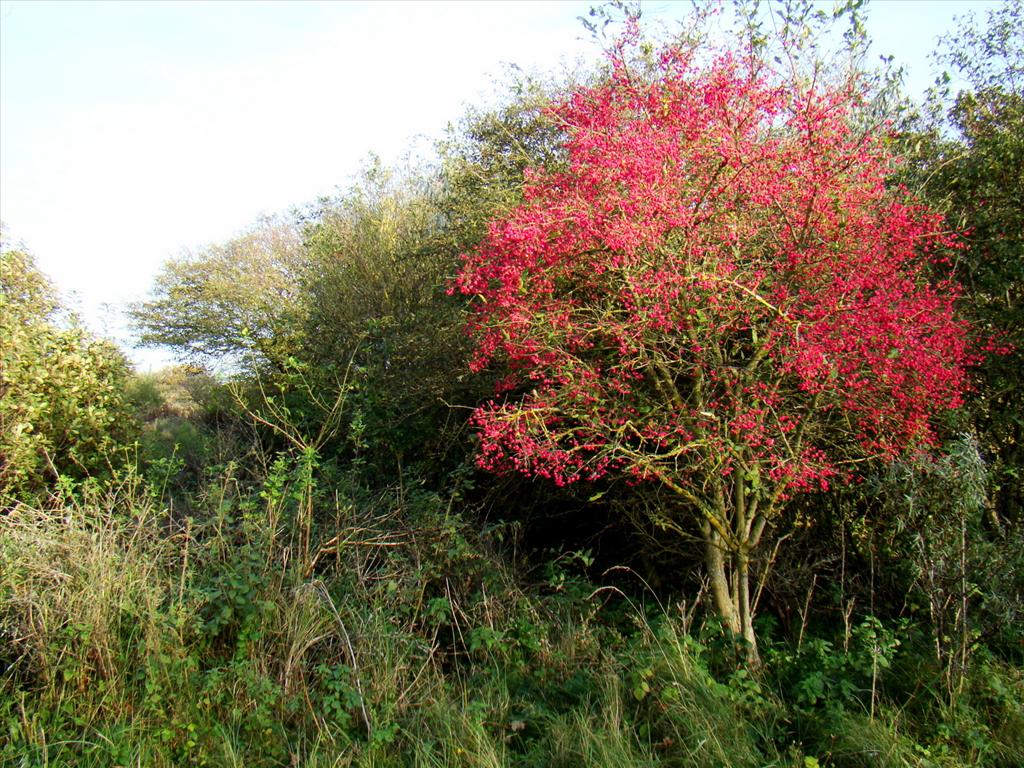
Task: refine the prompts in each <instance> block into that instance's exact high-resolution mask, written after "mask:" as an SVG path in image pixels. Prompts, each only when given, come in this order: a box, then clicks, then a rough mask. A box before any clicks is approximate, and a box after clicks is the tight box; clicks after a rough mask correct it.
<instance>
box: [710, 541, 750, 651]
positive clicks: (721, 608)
mask: <svg viewBox="0 0 1024 768" xmlns="http://www.w3.org/2000/svg"><path fill="white" fill-rule="evenodd" d="M725 556H726V553H725V550H724V549H723V548H722V544H721V542H720V541H719V540H718V535H717V534H711V535H710V536H705V538H704V562H705V565H706V566H707V569H708V578H709V579H710V581H711V597H712V599H713V600H714V603H715V612H716V613H717V614H718V618H720V619H721V620H722V624H724V625H725V626H726V627H727V628H728V629H729V631H730V632H732V633H733V634H734V635H739V634H740V632H741V629H742V628H741V626H740V617H739V615H738V614H737V612H736V607H735V604H734V602H733V595H732V590H731V589H730V588H729V575H728V574H727V573H726V569H725Z"/></svg>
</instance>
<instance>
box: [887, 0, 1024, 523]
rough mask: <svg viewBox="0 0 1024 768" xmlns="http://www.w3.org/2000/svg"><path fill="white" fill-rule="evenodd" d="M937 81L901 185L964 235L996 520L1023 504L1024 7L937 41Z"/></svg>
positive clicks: (968, 22)
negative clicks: (985, 352)
mask: <svg viewBox="0 0 1024 768" xmlns="http://www.w3.org/2000/svg"><path fill="white" fill-rule="evenodd" d="M936 58H937V62H938V64H939V65H940V66H942V67H944V68H945V69H946V71H945V72H944V73H943V76H942V78H940V80H939V82H938V84H937V86H936V88H935V89H934V90H933V91H932V93H931V96H930V102H929V108H930V113H931V114H930V120H929V121H927V122H923V123H921V124H919V125H918V126H917V128H916V130H914V131H912V132H910V133H909V134H908V136H907V137H906V138H907V143H908V144H910V145H912V147H914V148H916V156H915V160H916V163H915V164H914V165H912V166H911V167H910V169H909V173H908V175H909V179H910V181H911V182H912V183H915V184H917V185H919V186H920V187H921V188H922V189H923V192H924V194H925V195H926V196H927V198H928V199H929V201H931V202H932V203H933V204H934V205H936V206H938V207H941V209H942V210H944V211H945V212H946V214H947V217H948V220H949V222H950V224H951V225H952V226H954V227H956V228H957V229H959V230H962V231H963V233H964V236H963V243H964V245H965V248H964V249H963V250H962V251H961V252H960V253H959V254H958V257H957V259H956V260H955V263H954V264H953V268H954V269H955V273H956V276H957V278H958V279H959V280H960V281H961V283H962V284H963V286H964V289H965V296H964V299H965V301H964V310H965V312H966V313H967V316H968V317H969V318H970V319H971V321H972V323H973V324H974V325H975V327H976V329H977V333H978V334H979V335H981V336H983V337H988V342H987V343H988V345H989V346H990V347H991V348H992V349H993V350H994V351H996V352H998V353H999V354H993V355H990V356H989V357H988V358H987V359H986V360H985V361H984V362H983V364H982V365H981V366H980V368H979V369H978V372H977V377H976V378H977V381H978V396H977V397H975V398H974V399H973V401H972V403H971V411H972V412H973V414H974V417H975V423H976V425H977V427H978V429H979V431H980V437H981V439H982V443H983V444H982V449H983V450H984V451H985V452H986V454H988V455H990V456H991V458H992V462H991V463H992V470H993V472H992V475H993V480H994V481H995V483H996V484H997V486H998V491H997V494H996V501H997V506H996V509H995V510H994V511H995V512H996V513H997V514H998V515H1000V516H1004V517H1007V518H1009V519H1010V520H1014V519H1017V518H1019V517H1020V513H1021V508H1022V504H1024V498H1022V497H1021V488H1024V482H1022V480H1024V476H1022V474H1021V473H1022V471H1024V470H1022V467H1024V453H1022V450H1024V448H1022V446H1024V417H1022V414H1024V394H1022V392H1024V391H1022V389H1021V382H1020V371H1021V368H1022V367H1024V356H1022V355H1024V352H1022V350H1024V309H1022V307H1024V250H1022V249H1024V191H1022V185H1021V183H1020V180H1021V178H1024V4H1022V3H1021V2H1020V0H1007V2H1005V3H1004V4H1003V5H1002V6H1000V7H999V8H996V9H993V10H991V11H989V13H988V18H987V20H986V23H984V24H983V25H980V24H979V22H978V19H977V18H975V17H974V16H973V14H972V15H971V16H970V17H968V18H965V19H960V20H959V26H958V29H957V31H956V32H952V33H950V34H948V35H946V36H945V37H944V38H942V40H941V44H940V48H939V51H938V53H937V55H936Z"/></svg>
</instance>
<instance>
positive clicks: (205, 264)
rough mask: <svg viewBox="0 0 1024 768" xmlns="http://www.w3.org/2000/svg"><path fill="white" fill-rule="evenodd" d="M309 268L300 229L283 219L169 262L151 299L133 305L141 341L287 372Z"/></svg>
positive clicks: (189, 355)
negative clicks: (301, 284) (301, 282)
mask: <svg viewBox="0 0 1024 768" xmlns="http://www.w3.org/2000/svg"><path fill="white" fill-rule="evenodd" d="M304 266H305V264H304V261H303V259H302V251H301V248H300V240H299V235H298V232H297V231H296V229H295V227H294V226H293V225H292V224H291V223H290V222H289V221H287V220H281V219H264V220H261V221H260V222H259V224H258V225H257V226H256V227H255V228H254V229H253V230H252V231H250V232H247V233H245V234H243V235H241V236H240V237H237V238H235V239H233V240H230V241H228V242H227V243H225V244H224V245H213V246H210V247H208V248H205V249H202V250H200V251H198V252H197V253H190V254H186V255H185V256H183V257H180V258H177V259H173V260H171V261H168V262H167V263H166V264H165V265H164V268H163V272H161V274H160V275H158V276H157V278H156V282H155V285H154V287H153V291H152V296H151V297H150V298H149V299H148V300H147V301H145V302H141V303H139V304H136V305H135V306H134V307H133V308H132V318H133V322H134V324H135V326H136V328H137V329H138V330H139V331H140V341H141V342H142V343H143V344H147V345H153V346H163V347H169V348H171V349H174V350H177V351H178V352H179V353H180V354H182V355H183V356H184V357H185V358H186V359H189V360H193V361H200V362H201V361H218V362H221V363H224V362H228V363H229V364H232V363H233V364H234V365H236V366H237V365H238V364H240V363H246V364H249V363H252V362H255V363H257V364H259V365H262V366H266V365H268V364H269V365H271V366H272V367H278V368H280V367H281V366H283V365H284V362H285V360H286V359H287V357H288V355H290V354H292V353H293V350H294V345H295V342H296V338H297V335H298V334H299V333H300V329H301V324H302V321H303V313H302V302H301V296H300V293H299V280H300V277H301V270H302V269H303V267H304Z"/></svg>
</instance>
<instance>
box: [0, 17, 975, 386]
mask: <svg viewBox="0 0 1024 768" xmlns="http://www.w3.org/2000/svg"><path fill="white" fill-rule="evenodd" d="M590 5H592V3H591V2H544V3H542V2H515V3H505V2H480V3H470V2H457V3H448V2H445V3H430V2H412V3H405V2H390V3H389V2H370V3H361V2H283V3H277V2H252V1H250V2H237V3H236V2H104V3H93V2H82V1H80V0H77V1H75V2H41V1H40V0H31V1H30V2H25V1H24V0H0V219H2V221H3V222H4V224H5V228H6V230H7V235H8V237H10V238H11V239H13V240H14V241H15V242H18V241H21V242H23V243H24V245H25V246H27V247H28V249H29V250H30V251H31V252H32V253H34V254H35V256H36V258H37V261H38V263H39V265H40V266H41V268H42V269H43V270H44V271H45V272H46V273H47V274H48V275H50V277H51V278H53V279H54V280H55V282H56V283H57V285H58V287H59V288H60V289H61V290H62V292H63V293H64V295H65V296H67V297H69V298H70V299H71V300H72V302H73V303H74V304H76V305H77V306H78V307H79V309H80V311H81V312H82V314H83V315H84V316H85V318H86V319H87V320H88V321H89V323H90V325H92V327H93V328H94V329H96V330H99V331H106V332H107V333H109V334H110V335H113V336H115V337H117V338H119V340H121V341H122V342H124V341H127V339H126V337H125V335H124V331H123V328H122V327H121V325H120V321H119V320H118V316H119V311H120V309H121V308H122V307H123V305H124V304H125V303H126V302H129V301H133V300H137V299H140V298H142V297H143V296H144V295H145V294H146V292H147V290H148V289H149V286H150V284H151V282H152V279H153V276H154V275H155V274H156V272H157V271H158V270H159V267H160V265H161V264H162V263H163V261H164V260H165V259H166V258H168V257H169V256H174V255H176V254H179V253H181V252H182V250H183V249H185V248H190V247H197V246H201V245H203V244H206V243H210V242H216V241H222V240H225V239H227V238H229V237H231V236H232V235H234V234H237V233H239V232H240V231H241V230H243V229H245V228H246V227H247V226H248V225H249V224H251V223H252V222H253V221H254V220H255V219H256V218H257V217H258V216H259V215H261V214H264V213H275V212H282V211H286V210H288V209H290V208H292V207H294V206H297V205H300V204H302V203H305V202H309V201H311V200H314V199H315V198H317V197H318V196H320V195H325V194H330V193H331V192H332V191H334V190H335V189H336V188H337V187H338V186H344V185H345V183H346V181H347V180H348V179H349V178H350V177H351V176H352V175H353V174H354V173H355V172H356V171H357V170H358V168H359V166H360V164H361V163H362V162H363V160H364V159H365V158H366V157H367V155H368V154H369V153H371V152H373V153H376V154H378V155H380V156H381V157H382V158H383V159H384V160H385V161H394V160H397V159H398V158H399V157H400V156H401V155H403V154H404V153H406V152H407V151H408V150H410V148H412V147H413V146H414V145H415V146H418V147H419V148H420V149H421V150H422V151H424V152H427V151H429V148H430V145H431V141H432V140H433V139H436V138H438V137H440V136H441V134H442V133H443V131H444V129H445V126H446V125H447V124H448V123H449V122H454V121H457V120H458V118H459V117H460V116H461V115H462V114H463V113H464V111H465V107H466V105H468V104H473V103H481V102H482V101H485V100H487V99H488V98H491V97H492V93H493V85H492V84H493V82H494V80H495V78H496V77H497V78H500V76H501V74H502V72H503V70H504V65H505V64H507V63H514V64H517V65H519V66H521V67H523V68H524V69H539V70H542V71H550V70H553V69H556V68H557V67H558V66H559V64H560V62H562V61H565V62H567V63H571V62H572V61H575V60H576V59H578V58H583V59H584V60H592V59H594V58H596V56H597V55H598V49H597V48H596V46H595V45H594V44H593V43H591V42H590V40H589V36H588V35H587V34H586V32H585V31H584V30H583V28H582V26H581V25H580V23H579V21H578V20H577V17H579V16H581V15H585V14H586V12H587V10H588V9H589V7H590ZM824 5H825V7H829V8H830V7H831V5H832V4H831V2H829V3H826V4H824ZM992 6H993V3H987V2H977V1H976V2H960V1H954V0H945V1H942V0H933V1H931V2H929V1H928V0H913V1H911V2H896V1H895V0H887V1H886V0H883V1H881V2H879V1H877V0H876V2H873V3H871V5H870V8H869V17H868V21H869V25H868V30H869V33H870V35H871V37H872V38H873V39H874V40H875V49H874V50H875V52H877V53H890V54H893V55H894V56H895V59H896V63H898V64H903V65H904V66H905V67H906V68H907V70H908V75H909V78H908V86H909V90H910V91H911V93H913V94H920V93H922V92H923V90H924V88H925V87H927V85H928V84H929V83H930V81H931V77H932V73H931V68H930V65H929V62H928V58H927V57H928V54H929V53H930V52H931V51H932V50H933V49H934V47H935V40H936V37H937V36H938V35H940V34H942V33H944V32H946V31H949V30H950V29H951V28H952V26H953V17H954V16H957V15H963V14H964V13H966V12H969V11H971V10H974V11H977V12H979V13H983V12H984V10H985V9H986V8H987V7H992ZM685 8H686V4H681V3H680V4H674V3H669V2H655V3H649V4H646V5H645V9H646V11H645V12H646V13H647V15H649V16H661V17H663V18H668V17H672V16H678V15H680V14H682V13H683V12H684V11H685ZM132 356H133V358H134V359H135V360H136V362H138V363H139V364H140V366H141V367H144V368H145V367H151V366H153V365H159V364H160V363H162V362H164V361H166V360H167V358H166V356H164V355H161V354H158V353H144V352H133V353H132Z"/></svg>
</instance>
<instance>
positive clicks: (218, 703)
mask: <svg viewBox="0 0 1024 768" xmlns="http://www.w3.org/2000/svg"><path fill="white" fill-rule="evenodd" d="M276 472H277V474H276V475H272V476H271V477H270V478H269V479H268V480H267V481H266V482H265V483H264V484H263V485H262V486H259V487H254V488H249V489H246V488H245V487H244V484H243V483H240V482H233V481H232V477H231V468H230V467H228V468H226V469H225V468H222V469H221V470H220V471H219V472H218V473H216V474H215V475H214V476H215V477H216V478H217V482H216V484H211V487H210V488H209V489H207V490H206V491H205V492H204V493H203V494H200V495H199V496H200V501H201V503H198V502H197V504H196V506H195V507H194V511H198V510H204V511H202V512H201V513H198V512H197V515H196V516H195V517H191V518H187V519H180V518H178V517H175V516H174V515H173V514H172V512H171V511H169V510H168V508H167V507H166V506H165V505H163V504H161V503H160V500H159V499H158V498H156V494H155V493H153V492H152V491H150V490H148V487H147V486H146V485H145V484H144V483H142V482H141V481H139V480H138V479H137V478H135V477H134V476H132V475H128V476H127V477H125V478H122V480H121V481H120V482H119V483H116V484H113V485H111V486H110V487H109V488H107V489H105V490H103V491H96V490H93V491H89V490H87V489H86V490H81V491H78V492H76V493H75V494H69V493H65V494H64V495H63V496H62V497H60V498H55V499H53V500H52V503H51V504H50V505H49V506H46V507H43V508H38V507H31V506H25V505H18V506H14V507H13V508H11V509H10V510H8V511H7V513H6V514H5V515H4V516H2V517H0V569H2V570H0V664H2V669H3V673H2V677H0V686H2V687H0V724H2V728H3V736H2V737H0V762H2V763H3V764H5V765H12V766H25V767H26V768H27V766H126V767H127V766H154V767H159V766H232V767H240V766H253V767H257V766H260V767H262V766H267V767H268V768H270V767H271V766H467V767H468V766H523V767H524V768H525V767H527V766H537V767H540V766H553V767H557V766H565V767H566V768H569V767H570V766H765V765H777V766H815V765H835V766H861V765H862V766H874V765H894V766H897V765H898V766H904V765H912V766H952V765H964V764H978V765H993V766H995V765H1010V764H1020V763H1024V740H1022V737H1021V735H1020V734H1022V733H1024V712H1022V707H1021V701H1024V679H1022V675H1021V671H1020V670H1019V669H1015V668H1011V667H1007V666H1005V665H1002V664H1000V663H998V662H997V661H996V660H994V659H993V660H989V661H985V662H984V663H982V664H981V665H979V666H977V667H976V672H975V674H974V675H973V676H972V677H971V678H970V679H969V680H968V685H967V689H966V690H965V691H964V693H963V695H961V696H960V697H959V700H958V702H957V704H956V705H955V706H950V705H949V704H948V702H945V701H944V700H943V698H942V697H941V696H938V695H935V694H934V693H932V692H931V691H932V688H930V687H929V686H928V683H927V681H928V680H929V679H930V678H929V675H932V676H933V677H934V676H935V675H936V674H937V673H936V672H935V670H929V669H927V668H922V667H921V666H920V665H924V667H927V663H926V662H925V661H923V660H924V659H926V653H924V652H922V651H919V650H918V649H916V648H915V645H914V642H913V629H912V628H909V627H906V626H883V625H882V624H881V623H880V622H878V621H877V620H874V619H871V618H867V619H865V620H864V621H863V623H862V624H861V625H859V626H858V627H856V628H855V629H854V631H853V633H852V635H851V637H850V638H848V641H847V642H846V643H845V644H844V643H842V642H840V641H839V640H836V642H834V643H833V641H832V640H829V639H828V638H826V637H824V636H821V637H812V638H804V639H803V640H802V642H801V644H800V645H799V646H796V645H794V644H791V643H784V642H782V641H776V642H770V641H769V642H767V643H766V651H765V666H764V668H763V669H762V670H761V672H760V673H759V674H757V675H751V674H749V673H747V672H746V671H745V670H743V668H742V666H741V665H738V664H737V659H738V658H739V657H738V655H737V650H736V647H735V644H734V643H733V642H732V641H731V640H729V639H728V638H725V637H723V635H722V633H721V632H720V631H717V630H716V629H715V627H714V626H713V625H711V624H705V625H703V626H697V625H695V624H694V615H693V612H692V611H689V612H688V611H685V610H683V608H682V607H680V606H671V605H670V606H661V605H660V604H658V603H657V602H656V601H655V602H654V603H651V602H649V601H648V600H644V599H643V597H633V598H631V597H629V596H627V595H625V594H624V593H622V592H620V591H619V590H618V589H615V588H611V587H604V588H602V587H600V586H597V585H595V584H593V583H591V582H590V581H588V580H587V579H586V578H585V577H584V576H583V566H584V565H585V564H586V560H587V559H586V556H585V555H577V556H571V557H563V558H561V559H560V560H557V561H555V562H553V563H550V564H549V566H548V568H547V570H546V571H545V573H544V576H543V577H542V578H541V577H533V578H530V577H529V575H528V574H527V575H526V576H524V575H522V574H520V575H518V576H517V575H516V574H515V573H513V570H512V566H511V564H510V557H509V555H508V550H507V549H506V547H505V545H504V544H503V542H507V541H508V537H509V536H510V535H511V532H510V531H509V530H508V529H506V528H504V527H502V526H496V527H491V528H489V529H481V528H480V526H479V524H473V525H471V524H469V523H468V522H467V520H466V518H464V516H463V515H461V514H460V513H459V512H458V511H457V509H456V508H455V506H454V505H453V504H452V503H450V502H449V501H447V500H445V499H443V498H440V497H439V496H437V495H436V494H433V493H430V492H427V491H424V490H417V489H415V488H413V489H410V488H408V487H406V488H394V489H392V490H391V491H389V492H385V493H378V494H376V495H369V494H367V493H359V492H355V491H353V492H351V493H348V494H347V495H344V496H343V495H342V494H341V493H338V494H336V495H334V496H333V497H332V498H331V499H330V506H329V508H323V507H322V506H321V508H320V509H319V513H318V515H317V518H316V519H317V521H318V524H317V525H316V526H314V528H313V530H312V534H311V540H312V543H311V544H309V545H308V546H305V545H304V544H303V539H302V537H301V536H297V535H296V536H294V537H293V536H290V535H286V532H287V531H291V530H295V526H293V525H287V524H285V523H287V521H288V517H289V515H290V514H294V513H296V511H297V510H300V509H301V508H302V504H301V501H302V499H303V498H304V496H303V493H302V489H303V486H302V484H301V482H300V481H299V480H300V478H298V476H297V475H296V474H295V472H293V471H291V470H289V469H288V465H287V464H286V463H279V464H278V465H277V469H276ZM316 501H317V504H320V505H322V504H324V503H326V502H325V500H324V499H319V498H318V499H317V500H316ZM171 508H172V509H173V507H171ZM267 520H277V521H284V522H280V523H279V524H278V525H276V526H271V525H269V524H268V523H267ZM649 597H650V595H648V598H649ZM915 664H917V665H918V666H915ZM903 678H905V679H907V680H908V681H914V682H913V683H912V684H911V683H909V682H908V683H907V684H905V685H904V684H902V683H901V682H900V680H901V679H903ZM922 681H923V682H922Z"/></svg>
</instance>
